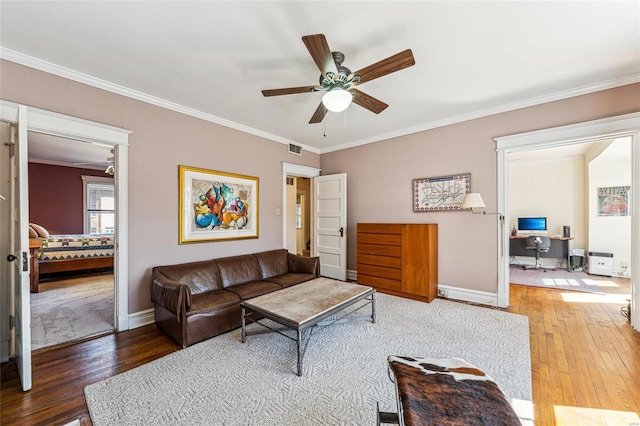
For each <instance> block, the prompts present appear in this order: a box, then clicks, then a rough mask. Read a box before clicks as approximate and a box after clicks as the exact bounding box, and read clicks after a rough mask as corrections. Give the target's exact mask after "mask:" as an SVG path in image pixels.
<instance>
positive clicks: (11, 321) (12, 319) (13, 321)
mask: <svg viewBox="0 0 640 426" xmlns="http://www.w3.org/2000/svg"><path fill="white" fill-rule="evenodd" d="M12 328H16V317H15V316H13V315H9V330H11V329H12Z"/></svg>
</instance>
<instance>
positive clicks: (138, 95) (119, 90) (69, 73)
mask: <svg viewBox="0 0 640 426" xmlns="http://www.w3.org/2000/svg"><path fill="white" fill-rule="evenodd" d="M0 59H6V60H7V61H11V62H15V63H17V64H20V65H24V66H27V67H30V68H34V69H37V70H39V71H44V72H46V73H49V74H53V75H57V76H59V77H63V78H66V79H69V80H73V81H76V82H78V83H83V84H86V85H88V86H92V87H96V88H98V89H102V90H106V91H108V92H112V93H116V94H118V95H122V96H126V97H128V98H131V99H135V100H138V101H142V102H146V103H148V104H151V105H155V106H159V107H161V108H165V109H168V110H171V111H175V112H179V113H181V114H185V115H189V116H191V117H195V118H199V119H201V120H205V121H209V122H211V123H215V124H219V125H221V126H225V127H229V128H231V129H235V130H238V131H241V132H244V133H249V134H252V135H255V136H259V137H261V138H264V139H269V140H272V141H274V142H278V143H281V144H284V145H289V144H290V143H292V144H296V145H300V146H302V148H303V149H305V150H307V151H309V152H313V153H315V154H319V153H320V150H318V149H317V148H314V147H311V146H308V145H305V144H302V143H300V142H297V141H292V140H289V139H286V138H283V137H280V136H276V135H273V134H271V133H267V132H263V131H262V130H258V129H254V128H253V127H249V126H245V125H243V124H240V123H236V122H234V121H231V120H227V119H224V118H221V117H218V116H215V115H213V114H208V113H205V112H202V111H198V110H197V109H194V108H190V107H187V106H184V105H180V104H177V103H175V102H171V101H167V100H165V99H162V98H158V97H156V96H152V95H149V94H146V93H143V92H139V91H137V90H133V89H130V88H128V87H125V86H121V85H119V84H115V83H111V82H109V81H106V80H102V79H100V78H97V77H93V76H91V75H88V74H84V73H81V72H79V71H75V70H72V69H70V68H66V67H63V66H60V65H56V64H53V63H51V62H47V61H44V60H42V59H38V58H35V57H33V56H29V55H25V54H24V53H20V52H17V51H15V50H11V49H7V48H6V47H1V46H0Z"/></svg>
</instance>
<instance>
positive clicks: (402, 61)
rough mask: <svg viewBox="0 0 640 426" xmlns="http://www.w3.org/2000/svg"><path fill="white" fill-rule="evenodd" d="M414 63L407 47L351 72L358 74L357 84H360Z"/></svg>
mask: <svg viewBox="0 0 640 426" xmlns="http://www.w3.org/2000/svg"><path fill="white" fill-rule="evenodd" d="M415 63H416V61H415V59H414V58H413V53H412V52H411V49H407V50H404V51H402V52H400V53H396V54H395V55H393V56H389V57H388V58H387V59H383V60H381V61H379V62H376V63H375V64H373V65H369V66H368V67H365V68H362V69H361V70H359V71H356V72H354V73H353V74H355V75H359V76H360V82H359V83H358V84H362V83H365V82H367V81H371V80H375V79H376V78H378V77H382V76H385V75H387V74H391V73H392V72H396V71H400V70H401V69H404V68H408V67H410V66H413V65H415Z"/></svg>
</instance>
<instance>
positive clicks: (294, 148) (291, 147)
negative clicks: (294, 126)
mask: <svg viewBox="0 0 640 426" xmlns="http://www.w3.org/2000/svg"><path fill="white" fill-rule="evenodd" d="M289 152H290V153H291V154H296V155H302V147H301V146H299V145H294V144H292V143H290V144H289Z"/></svg>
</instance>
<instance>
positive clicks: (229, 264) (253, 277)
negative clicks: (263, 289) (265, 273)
mask: <svg viewBox="0 0 640 426" xmlns="http://www.w3.org/2000/svg"><path fill="white" fill-rule="evenodd" d="M215 262H216V264H217V265H218V271H219V272H220V279H221V282H222V288H224V289H226V288H228V287H231V286H234V285H238V284H245V283H249V282H252V281H260V280H261V279H262V277H261V276H260V266H259V265H258V259H256V258H255V256H253V255H251V254H247V255H243V256H231V257H224V258H222V259H216V261H215Z"/></svg>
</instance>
